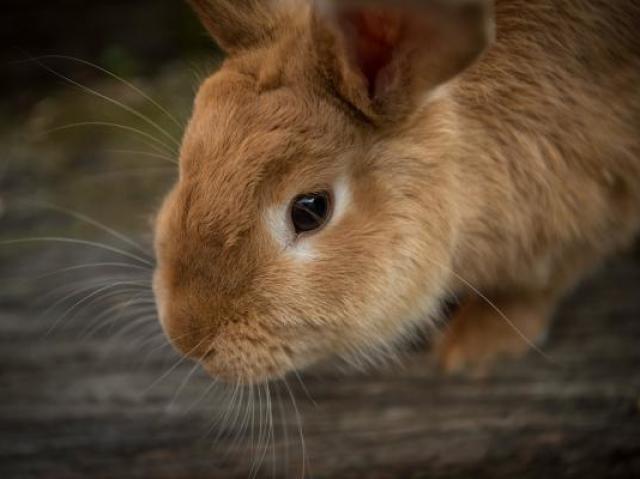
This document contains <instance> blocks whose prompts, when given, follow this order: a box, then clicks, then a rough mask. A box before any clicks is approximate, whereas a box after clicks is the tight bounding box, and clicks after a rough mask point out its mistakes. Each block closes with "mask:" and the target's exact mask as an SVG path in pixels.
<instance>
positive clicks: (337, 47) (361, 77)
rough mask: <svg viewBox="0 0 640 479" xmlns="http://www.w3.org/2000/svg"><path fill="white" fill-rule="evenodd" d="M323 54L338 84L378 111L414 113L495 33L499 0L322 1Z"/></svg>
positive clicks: (317, 19) (362, 106)
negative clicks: (496, 1)
mask: <svg viewBox="0 0 640 479" xmlns="http://www.w3.org/2000/svg"><path fill="white" fill-rule="evenodd" d="M315 5H316V7H315V12H314V20H313V31H314V36H315V43H316V48H318V49H319V50H320V61H321V63H323V64H324V66H325V69H329V70H330V71H329V75H330V76H329V78H330V79H331V80H332V81H333V82H334V83H335V85H334V87H335V88H336V89H337V90H338V92H339V93H340V94H341V95H342V96H343V97H345V98H346V99H347V100H348V101H349V102H351V103H352V104H353V105H354V106H355V107H356V108H357V109H359V110H360V111H361V112H363V113H364V114H365V115H367V116H370V117H372V119H376V118H377V119H381V118H388V119H397V118H398V116H401V115H405V114H407V113H410V112H411V111H412V110H413V109H415V108H416V107H417V105H419V103H420V101H421V99H422V98H423V97H424V96H425V95H426V94H428V93H429V92H430V91H432V90H433V89H434V88H436V87H437V86H439V85H441V84H443V83H445V82H446V81H448V80H450V79H451V78H453V77H454V76H456V75H457V74H458V73H460V72H462V71H463V70H464V69H465V68H467V67H468V66H469V65H470V64H471V63H473V62H474V61H475V60H476V59H477V58H478V56H479V55H480V54H481V53H482V52H483V51H484V50H485V49H486V48H487V46H488V45H489V44H490V43H491V41H492V38H493V15H492V1H491V0H422V1H417V0H415V1H409V0H404V1H400V0H399V1H391V0H389V1H380V0H373V1H372V0H369V1H353V0H321V1H317V2H316V4H315Z"/></svg>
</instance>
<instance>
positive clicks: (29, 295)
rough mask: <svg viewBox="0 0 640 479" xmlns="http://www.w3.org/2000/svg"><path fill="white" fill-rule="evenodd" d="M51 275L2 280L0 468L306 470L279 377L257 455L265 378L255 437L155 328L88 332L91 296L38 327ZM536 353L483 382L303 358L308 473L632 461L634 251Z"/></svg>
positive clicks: (142, 474)
mask: <svg viewBox="0 0 640 479" xmlns="http://www.w3.org/2000/svg"><path fill="white" fill-rule="evenodd" d="M30 259H31V260H32V261H41V262H54V260H52V259H51V258H50V257H49V256H47V255H45V254H41V255H40V256H38V255H31V256H30ZM63 259H64V257H63ZM86 259H87V258H85V260H86ZM59 260H60V258H58V257H57V258H56V259H55V261H59ZM93 260H95V258H93ZM100 260H105V258H100ZM63 262H64V261H63ZM9 263H11V262H10V261H5V264H4V270H3V271H2V272H3V273H4V274H3V278H4V279H5V281H7V278H8V277H9V275H8V274H7V270H8V268H9V267H10V266H9ZM12 264H13V267H14V269H15V265H16V264H18V265H20V264H21V262H20V261H15V262H13V263H12ZM18 269H19V268H18ZM14 272H15V271H14ZM12 274H13V273H12ZM22 274H23V276H24V272H22ZM29 274H30V273H29ZM47 281H48V282H47ZM59 282H60V280H59V279H58V280H45V281H44V282H42V281H40V282H38V283H37V284H36V285H33V284H32V285H31V286H30V287H29V288H22V289H21V288H20V287H18V286H17V284H18V283H16V282H5V283H3V284H4V285H5V286H4V288H3V290H2V291H0V301H1V302H0V477H1V478H30V477H34V478H47V479H54V478H89V477H91V478H121V479H124V478H153V479H165V478H167V479H168V478H176V479H187V478H188V479H196V478H236V477H238V478H244V477H249V476H250V473H251V465H252V463H255V462H256V461H257V462H261V461H260V458H261V457H262V456H263V455H264V456H265V457H264V461H262V464H263V465H262V467H261V468H260V470H259V471H258V472H257V474H256V477H265V478H268V477H301V475H302V472H303V471H302V463H303V461H302V448H301V442H300V433H299V423H298V416H297V414H296V412H295V409H294V408H293V407H292V403H291V400H290V399H289V393H288V390H287V388H286V387H285V386H284V385H273V386H272V387H271V391H270V392H271V396H272V398H273V400H272V404H271V406H272V411H273V413H274V415H273V424H274V430H275V435H274V438H275V441H274V442H275V444H276V447H275V448H270V449H269V450H268V451H267V453H266V454H262V449H261V447H259V445H260V443H261V442H264V441H259V440H258V439H257V438H258V437H259V436H260V428H259V427H258V423H259V422H260V421H258V420H257V417H258V416H260V415H261V414H262V413H259V412H258V411H259V410H261V409H260V407H259V405H260V403H261V404H262V405H263V406H265V405H266V396H265V395H264V394H262V393H261V394H260V397H259V399H260V401H258V393H257V391H254V399H255V401H254V408H253V410H254V416H255V417H256V420H255V421H254V423H253V430H254V431H253V441H252V439H251V436H252V434H251V433H249V432H248V431H249V430H250V429H251V421H248V417H249V416H248V415H244V412H245V411H244V407H245V405H247V404H248V402H247V401H246V398H247V397H248V395H249V391H243V397H244V399H245V400H243V401H240V400H239V396H236V400H235V401H234V402H235V403H236V404H239V405H240V409H239V410H242V411H241V413H240V414H239V415H238V417H239V419H240V420H239V421H236V425H235V426H234V425H232V424H231V425H228V426H227V427H226V428H224V429H221V428H220V427H218V426H217V425H216V423H215V422H214V420H215V417H216V416H217V415H219V413H220V412H221V411H222V412H223V413H224V410H225V407H224V405H225V403H227V402H228V401H225V394H228V392H227V393H225V391H223V390H219V389H217V388H214V389H213V390H212V391H210V392H209V394H207V395H205V396H204V397H203V393H204V392H206V391H207V389H208V387H209V385H210V384H211V382H210V380H209V379H208V378H207V377H206V376H204V375H203V374H202V373H201V372H199V371H195V372H194V373H193V375H191V376H189V373H190V372H192V371H193V369H192V366H191V364H186V363H180V364H178V365H177V366H176V367H175V368H174V369H173V370H172V371H171V372H170V373H168V374H166V372H167V370H168V369H169V368H171V366H172V365H174V364H175V356H173V355H172V353H171V352H170V351H168V350H167V349H163V348H162V347H160V348H159V347H158V346H159V345H161V344H163V343H162V340H160V339H159V340H158V341H157V342H155V343H154V342H153V341H151V342H147V344H146V345H143V344H140V342H141V341H142V340H143V336H142V333H139V332H138V333H136V332H135V331H133V332H131V333H127V334H124V333H121V334H120V335H119V336H118V335H117V334H118V333H116V332H115V330H117V328H111V329H110V328H106V329H105V328H103V329H102V330H100V331H97V332H95V333H94V334H93V335H92V336H90V337H86V336H87V334H85V333H86V331H87V326H88V325H90V324H91V320H92V319H95V318H96V314H97V311H96V309H95V308H94V309H91V308H79V309H80V311H79V312H78V314H76V315H75V316H74V317H72V318H71V319H69V320H68V321H66V322H65V323H64V324H62V325H61V326H59V327H57V328H56V329H54V330H53V332H50V333H48V334H47V331H48V330H49V329H50V327H51V324H52V321H53V320H54V319H55V318H53V313H49V315H47V314H45V315H41V314H39V313H38V311H40V312H41V308H40V309H38V308H33V307H32V306H33V303H34V299H35V298H36V297H41V296H42V295H43V294H44V293H45V292H47V291H49V290H51V289H52V288H53V287H54V286H58V285H59ZM38 288H40V289H38ZM97 307H98V310H99V308H100V307H103V308H104V307H105V306H104V305H98V306H97ZM145 327H148V328H151V329H148V330H147V331H146V334H151V332H152V330H154V329H155V330H156V331H157V326H154V325H152V323H150V324H149V325H148V326H145ZM114 334H115V335H116V336H115V338H114ZM545 351H546V352H547V353H548V354H549V355H550V356H551V357H552V358H553V359H554V363H550V362H548V361H545V360H544V359H543V358H541V357H539V356H536V355H535V354H531V355H530V356H529V357H528V358H526V359H525V360H523V361H519V362H511V361H509V362H505V363H504V364H501V365H500V366H499V367H498V368H497V369H496V371H495V372H494V374H493V375H492V376H491V377H489V378H487V379H485V380H482V381H478V380H468V379H464V378H456V377H441V376H440V375H438V374H437V373H436V372H435V371H434V369H433V367H432V365H431V364H430V361H429V359H428V358H427V356H426V355H425V354H418V353H412V354H409V357H408V358H407V359H406V360H405V361H403V364H402V367H396V366H394V367H390V368H387V369H385V370H383V371H377V372H375V371H374V372H368V373H337V372H335V371H334V369H333V368H329V367H324V368H323V369H320V370H317V371H314V372H309V373H306V374H305V375H304V376H303V378H302V381H303V382H304V384H305V385H306V389H307V391H305V390H304V389H303V387H302V386H301V381H300V380H298V379H297V378H296V377H295V376H293V377H291V378H289V379H288V385H289V386H290V389H291V391H292V393H293V395H294V396H295V398H296V400H297V401H296V402H297V405H298V408H299V412H300V416H301V423H302V428H303V435H304V446H305V447H304V449H305V453H306V459H307V460H306V461H305V462H306V463H307V465H306V466H305V474H306V476H307V477H315V478H474V479H475V478H541V477H546V478H561V477H576V478H578V477H579V478H599V477H615V478H633V477H640V258H639V257H638V254H637V253H636V254H635V255H633V254H631V255H627V256H624V257H621V258H619V259H616V260H614V261H613V262H612V263H611V264H610V265H609V266H607V267H606V268H605V269H604V271H603V272H601V273H600V274H598V275H597V276H596V277H595V278H594V279H592V280H589V281H588V282H586V283H585V284H584V285H583V286H582V287H581V288H580V290H579V291H577V292H576V293H575V294H574V295H573V296H572V297H571V298H569V299H568V300H567V301H566V302H565V304H564V305H563V307H562V308H561V310H560V311H559V313H558V317H557V320H556V322H555V323H554V326H553V330H552V331H551V335H550V340H549V343H548V344H547V345H546V346H545ZM187 379H188V380H187ZM150 386H151V387H150ZM226 398H227V399H229V397H228V396H226ZM263 409H266V408H265V407H263ZM249 410H250V409H249ZM229 412H230V415H231V417H233V411H230V410H229ZM263 417H265V416H264V415H263ZM242 419H247V421H244V422H245V423H246V424H247V428H246V429H244V428H242V427H241V426H240V425H239V424H238V423H240V424H241V423H242V422H243V421H242ZM228 422H229V421H228ZM231 422H233V421H231ZM264 430H266V429H264ZM217 436H219V437H217ZM238 436H240V439H239V440H237V441H236V439H237V437H238ZM263 437H264V436H263ZM274 458H275V460H274ZM254 472H255V471H254Z"/></svg>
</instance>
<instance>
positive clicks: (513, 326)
mask: <svg viewBox="0 0 640 479" xmlns="http://www.w3.org/2000/svg"><path fill="white" fill-rule="evenodd" d="M552 307H553V302H552V301H550V300H549V299H548V298H545V297H540V296H523V297H520V296H518V297H508V298H500V299H496V300H486V299H482V298H479V297H474V298H471V299H469V300H468V301H467V302H466V303H464V304H463V305H462V306H461V308H460V309H459V310H458V311H457V312H456V313H454V316H453V318H452V319H451V321H450V322H449V324H448V326H447V327H446V329H445V330H444V331H443V334H442V336H441V337H440V339H439V340H438V342H437V343H436V348H435V353H436V359H437V362H438V364H439V366H440V368H441V369H442V370H444V371H445V372H448V373H459V372H464V373H469V374H471V375H473V376H476V377H482V376H484V375H486V374H487V372H488V371H489V370H490V368H491V366H493V365H494V364H495V363H496V362H497V361H498V360H501V359H509V358H516V357H519V356H523V355H524V354H526V353H527V352H528V351H529V350H530V349H531V348H532V346H533V345H534V344H537V343H538V342H541V341H542V340H543V339H544V336H545V333H546V330H547V326H548V323H549V318H550V316H551V312H552Z"/></svg>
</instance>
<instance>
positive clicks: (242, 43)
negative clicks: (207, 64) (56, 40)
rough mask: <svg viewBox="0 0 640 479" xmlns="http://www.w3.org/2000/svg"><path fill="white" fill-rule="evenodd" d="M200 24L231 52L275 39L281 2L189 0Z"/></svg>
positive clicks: (272, 0) (226, 50)
mask: <svg viewBox="0 0 640 479" xmlns="http://www.w3.org/2000/svg"><path fill="white" fill-rule="evenodd" d="M187 1H188V3H189V4H190V5H191V7H192V8H193V9H194V10H195V12H196V13H197V14H198V16H199V17H200V21H201V22H202V24H203V25H204V26H205V27H206V29H207V30H208V31H209V33H210V34H211V36H213V38H214V39H215V40H216V42H217V43H218V45H219V46H220V47H221V48H222V49H223V50H224V51H225V52H227V53H234V52H236V51H239V50H244V49H247V48H250V47H252V46H253V45H256V44H260V43H261V42H264V41H268V40H270V39H271V38H272V37H273V34H274V31H275V29H276V28H277V27H278V26H279V23H280V22H279V20H280V19H279V16H278V11H279V10H280V8H279V4H280V3H281V2H280V0H187Z"/></svg>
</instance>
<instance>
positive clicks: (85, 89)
mask: <svg viewBox="0 0 640 479" xmlns="http://www.w3.org/2000/svg"><path fill="white" fill-rule="evenodd" d="M32 60H33V61H34V62H35V63H36V64H38V65H39V66H40V67H41V68H43V69H45V70H46V71H48V72H49V73H51V74H52V75H55V76H56V77H57V78H60V79H61V80H64V81H65V82H67V83H69V84H70V85H73V86H75V87H77V88H79V89H80V90H81V91H83V92H85V93H88V94H90V95H93V96H95V97H97V98H100V99H101V100H104V101H106V102H108V103H111V104H112V105H115V106H117V107H118V108H120V109H121V110H123V111H126V112H127V113H129V114H131V115H133V116H135V117H136V118H138V119H140V120H142V121H143V122H145V123H146V124H147V125H149V126H151V127H152V128H154V129H155V130H156V131H157V132H158V133H160V134H161V135H163V136H164V137H165V138H167V139H168V140H169V141H171V142H172V143H173V144H174V145H175V146H176V148H180V142H179V141H178V140H177V139H176V138H175V137H174V136H173V135H171V133H169V132H168V131H167V130H166V129H164V128H163V127H162V126H160V125H159V124H158V123H156V122H155V121H153V120H152V119H151V118H149V117H148V116H147V115H145V114H143V113H140V112H139V111H138V110H136V109H135V108H132V107H130V106H129V105H126V104H124V103H122V102H121V101H118V100H116V99H115V98H111V97H109V96H107V95H105V94H103V93H100V92H99V91H97V90H94V89H93V88H90V87H88V86H85V85H83V84H81V83H79V82H77V81H75V80H73V79H72V78H69V77H68V76H66V75H63V74H62V73H60V72H58V71H57V70H55V69H54V68H52V67H50V66H49V65H47V64H45V63H43V62H41V61H39V60H36V59H32Z"/></svg>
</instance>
